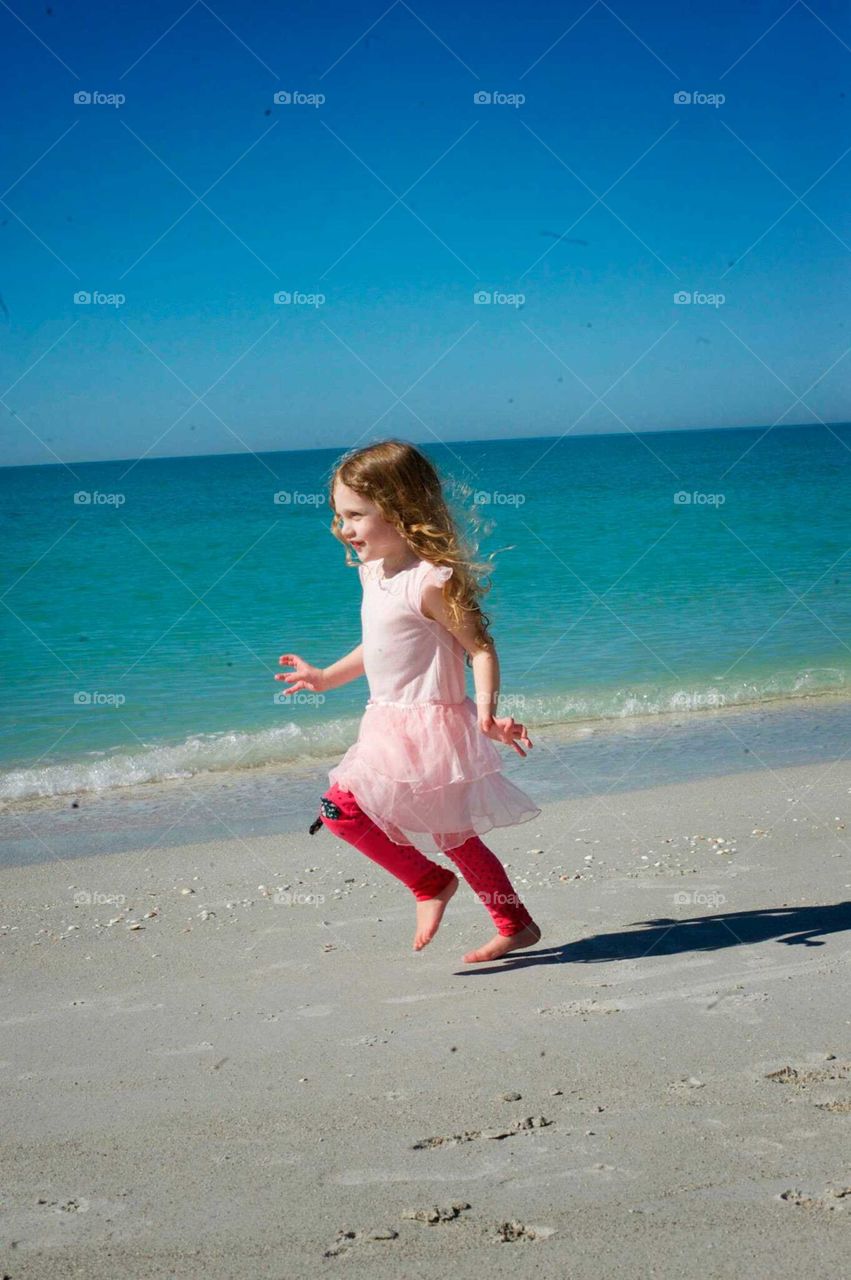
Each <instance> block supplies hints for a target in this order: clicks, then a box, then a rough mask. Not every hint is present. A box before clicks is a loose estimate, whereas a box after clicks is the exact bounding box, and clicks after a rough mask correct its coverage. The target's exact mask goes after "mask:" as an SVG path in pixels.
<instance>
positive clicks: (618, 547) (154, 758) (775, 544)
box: [0, 425, 851, 806]
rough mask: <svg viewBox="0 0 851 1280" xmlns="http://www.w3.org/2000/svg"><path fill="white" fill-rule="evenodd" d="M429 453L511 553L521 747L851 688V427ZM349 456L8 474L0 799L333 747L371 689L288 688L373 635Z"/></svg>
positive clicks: (506, 639)
mask: <svg viewBox="0 0 851 1280" xmlns="http://www.w3.org/2000/svg"><path fill="white" fill-rule="evenodd" d="M423 448H424V450H425V451H426V452H427V453H428V454H429V455H430V456H431V457H432V459H433V460H434V461H435V462H436V463H437V465H438V467H439V468H440V470H441V473H442V474H443V475H444V477H445V478H446V479H447V482H448V483H449V484H450V485H451V494H452V496H453V498H454V500H455V501H456V504H457V503H459V502H460V503H462V505H463V504H466V507H467V508H468V509H472V510H474V512H475V513H476V515H477V516H478V517H479V520H480V522H481V524H480V535H479V536H480V555H482V556H486V555H488V554H489V553H491V552H495V553H496V555H495V561H494V564H495V567H494V570H493V574H492V578H491V582H492V589H491V591H490V593H489V594H488V595H487V597H486V599H485V602H484V608H485V611H486V613H487V614H488V616H489V618H490V620H491V628H492V631H493V633H494V636H495V638H496V641H497V647H498V652H499V658H500V665H501V676H502V679H501V689H502V694H503V707H504V709H505V710H506V711H509V712H510V713H511V714H513V715H514V716H515V718H516V719H522V720H523V721H524V722H525V723H526V724H527V725H529V726H530V727H531V728H532V730H533V737H534V731H535V730H536V729H537V730H539V731H544V730H546V731H547V732H557V731H558V730H560V729H568V728H569V727H570V726H571V725H577V724H587V725H592V726H595V725H596V726H600V725H607V726H608V728H610V729H616V728H617V726H618V724H619V723H622V724H623V725H626V724H629V725H631V726H634V724H635V723H636V721H637V722H638V723H642V722H644V721H645V720H646V722H647V723H648V724H649V723H650V718H659V717H662V718H664V717H671V716H680V717H682V715H683V714H687V715H688V716H689V722H690V723H693V719H694V713H697V712H700V711H701V710H704V709H705V710H706V711H707V712H714V711H717V710H718V709H719V708H730V707H752V708H759V707H761V706H763V705H764V704H767V703H776V704H777V705H778V706H780V705H788V706H789V707H790V708H795V707H798V708H799V709H800V708H801V707H802V706H803V705H805V704H804V703H803V702H802V700H803V699H813V698H823V699H824V700H825V701H824V705H825V706H827V704H828V703H830V704H831V706H833V705H835V703H836V701H837V699H842V698H844V697H845V696H847V695H848V694H849V692H851V591H849V587H851V536H849V534H851V521H850V520H849V504H851V483H849V482H850V481H851V426H849V425H833V426H831V427H822V426H814V427H800V428H799V427H776V428H774V429H773V430H770V431H766V429H765V428H764V427H763V428H754V429H747V430H745V429H730V430H717V431H701V432H679V433H676V432H670V433H667V432H666V433H652V434H650V433H649V434H645V435H642V436H634V435H631V434H624V435H611V436H586V437H573V436H570V435H568V436H567V437H565V438H563V439H557V438H552V439H547V438H539V439H524V440H509V441H479V442H471V443H462V444H458V443H453V444H452V445H451V446H443V445H434V446H431V445H425V446H423ZM339 452H342V450H340V451H336V450H334V451H329V450H322V451H315V450H305V451H301V452H287V453H273V454H262V455H254V454H238V455H229V456H216V457H203V458H186V459H180V458H176V459H171V458H170V459H144V460H141V461H138V462H134V461H132V460H130V461H127V462H109V463H88V464H79V463H75V464H73V465H69V466H68V467H67V468H66V467H63V466H58V465H57V466H41V467H28V468H6V469H4V470H0V520H2V529H3V538H2V549H1V550H0V554H1V555H2V581H3V587H2V591H3V596H2V599H3V603H4V605H5V607H4V609H3V611H2V613H3V622H2V638H0V645H1V646H2V661H3V671H4V697H3V718H2V730H0V800H2V801H5V802H6V803H7V804H11V805H13V806H14V805H15V803H16V802H19V801H29V800H32V799H33V798H34V797H39V796H43V797H46V796H57V797H58V796H78V795H91V794H92V793H99V794H108V793H114V792H116V790H117V789H118V790H120V789H123V788H127V787H128V786H131V785H132V784H139V783H149V782H155V781H157V782H161V781H168V780H174V779H180V778H184V779H190V778H193V777H198V776H199V775H201V774H203V775H205V776H207V775H208V774H211V773H212V774H216V773H219V772H221V774H222V776H223V777H224V776H225V774H227V775H232V774H233V773H234V772H236V773H240V772H241V771H245V770H250V769H257V767H259V766H267V767H272V769H273V770H274V769H275V768H278V769H279V770H281V771H282V772H283V773H286V772H287V771H288V770H289V771H291V772H292V771H294V773H293V776H295V773H299V772H300V774H301V775H303V776H307V775H308V774H317V775H318V774H319V773H321V771H322V770H323V769H325V770H327V768H329V767H330V766H331V764H333V763H334V762H335V761H336V759H338V758H339V756H340V755H341V754H342V753H343V751H344V750H345V749H346V747H347V746H348V745H349V744H350V743H351V742H352V741H353V739H354V737H355V735H356V732H357V724H358V720H359V717H360V715H361V713H362V710H363V706H364V703H365V701H366V698H367V696H368V691H367V687H366V682H365V680H363V679H361V680H359V681H357V682H355V683H353V684H351V685H347V686H345V687H343V688H341V689H338V690H335V691H333V692H331V693H329V694H327V695H325V697H324V698H322V697H316V696H315V695H310V696H308V695H301V696H298V697H296V698H295V699H288V698H287V699H282V695H281V691H282V689H283V687H284V686H283V685H282V684H280V683H278V682H276V681H274V679H273V677H274V675H275V674H276V673H277V672H279V671H281V670H282V668H281V667H280V666H279V665H278V657H279V655H280V654H281V653H284V652H294V653H298V654H301V655H302V656H303V657H305V658H306V659H307V660H308V661H310V662H313V663H314V664H316V665H319V666H326V665H328V664H330V663H331V662H333V661H335V660H336V659H337V658H338V657H340V656H342V655H343V654H345V653H347V652H348V651H349V650H350V649H352V648H353V647H354V646H355V645H357V644H358V643H359V640H360V618H359V609H360V585H359V582H358V577H357V574H356V572H355V570H354V569H348V568H347V567H346V566H345V563H344V559H343V551H342V548H341V547H340V544H339V543H338V542H337V541H336V539H334V538H333V537H332V535H331V533H330V519H331V516H330V511H329V508H328V505H327V500H326V492H327V480H328V476H329V472H330V469H331V467H332V465H333V463H334V461H335V459H336V457H337V456H338V453H339ZM455 482H460V485H462V486H466V487H467V489H466V496H465V492H464V490H463V489H461V488H459V487H457V486H456V484H455ZM79 495H83V500H82V501H81V500H80V498H79ZM468 681H469V682H470V683H469V688H470V691H471V692H472V674H471V673H468ZM830 695H832V696H830ZM806 705H808V706H813V705H815V704H813V703H808V704H806ZM663 722H664V719H663V720H660V721H659V723H663ZM510 755H513V753H510V752H508V751H506V756H510ZM522 767H523V768H526V769H527V770H528V768H529V765H528V764H527V763H526V762H523V765H522ZM635 781H636V785H638V784H639V780H638V779H636V780H635ZM530 789H531V788H530ZM125 794H128V793H125Z"/></svg>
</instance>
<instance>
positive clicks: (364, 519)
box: [334, 480, 407, 560]
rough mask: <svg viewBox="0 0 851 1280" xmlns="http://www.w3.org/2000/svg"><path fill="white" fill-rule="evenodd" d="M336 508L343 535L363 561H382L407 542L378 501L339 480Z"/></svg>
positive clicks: (335, 496)
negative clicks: (380, 509)
mask: <svg viewBox="0 0 851 1280" xmlns="http://www.w3.org/2000/svg"><path fill="white" fill-rule="evenodd" d="M334 510H335V511H336V513H337V516H338V517H339V519H338V525H337V528H338V532H339V534H340V536H341V537H342V538H344V539H345V540H346V542H349V543H351V545H352V547H353V548H354V550H355V551H356V552H357V553H358V555H359V556H360V558H361V560H380V559H382V558H384V557H385V556H392V555H395V554H397V553H398V552H399V551H400V550H401V548H403V547H405V546H406V545H407V544H406V543H405V540H404V538H402V536H401V535H400V534H398V533H397V532H396V530H395V529H394V528H393V526H392V525H391V524H388V523H387V521H386V520H385V519H384V517H383V516H382V515H381V513H380V512H379V510H378V508H377V507H376V506H375V504H374V503H372V502H370V501H369V499H368V498H364V497H362V496H361V495H360V494H359V493H355V491H354V489H350V488H349V487H348V486H347V485H345V484H342V483H341V482H340V481H339V480H338V481H337V483H336V484H335V486H334Z"/></svg>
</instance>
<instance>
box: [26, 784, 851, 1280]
mask: <svg viewBox="0 0 851 1280" xmlns="http://www.w3.org/2000/svg"><path fill="white" fill-rule="evenodd" d="M850 787H851V769H849V767H848V766H847V765H845V764H844V763H843V764H842V765H837V762H833V763H832V764H822V765H817V766H813V765H801V766H796V767H794V768H791V767H781V768H780V769H778V770H777V771H776V772H774V771H768V770H760V771H757V772H754V773H751V774H749V775H744V776H743V775H741V774H733V775H729V776H726V777H723V778H704V779H701V780H692V781H686V782H676V783H669V784H666V785H662V786H655V787H650V788H646V789H642V790H633V791H631V792H621V793H618V794H610V795H607V796H606V797H604V798H603V799H602V800H601V798H600V797H599V796H598V797H593V796H574V797H572V798H570V799H566V800H562V801H559V802H553V803H552V804H547V805H545V806H544V807H543V812H542V814H541V815H540V817H538V818H536V819H534V820H533V821H531V822H529V823H526V824H523V825H521V826H518V827H514V828H510V829H506V830H503V831H501V832H498V833H493V834H494V836H495V838H494V839H493V840H492V841H491V843H492V845H493V847H494V849H495V851H496V852H497V854H498V856H499V857H500V858H501V859H502V860H503V861H504V862H505V864H506V866H507V869H508V871H509V875H510V876H511V879H512V882H513V884H514V885H515V887H516V888H517V890H518V891H519V892H520V894H521V896H522V897H523V899H524V901H525V902H526V903H527V905H528V906H529V908H530V910H531V911H532V912H533V915H534V917H535V919H536V920H537V921H538V922H539V924H540V925H541V928H542V930H543V938H542V941H541V943H539V944H538V945H537V946H536V947H534V948H530V949H529V950H528V951H524V952H516V953H513V954H511V955H509V956H508V957H506V959H505V960H503V961H501V962H498V963H496V964H489V965H482V966H476V965H466V966H465V965H463V964H461V963H460V957H461V955H462V954H463V953H464V952H465V951H466V950H467V949H469V947H470V946H473V945H477V944H480V943H481V942H482V941H484V940H485V939H486V938H487V937H489V936H490V935H491V933H492V931H493V930H492V925H491V924H490V921H489V919H488V917H487V914H486V912H485V910H484V908H483V907H482V904H481V903H480V902H478V901H477V900H476V898H475V896H474V895H473V893H472V891H471V890H470V889H469V887H468V886H466V885H465V884H464V883H463V882H462V884H461V886H460V889H459V892H458V893H457V894H456V895H455V897H454V898H453V900H452V903H451V904H450V906H449V908H448V909H447V912H446V915H445V917H444V921H443V923H442V926H441V929H440V930H439V932H438V934H437V936H436V937H435V938H434V940H433V941H432V942H431V943H430V944H429V946H428V947H426V948H425V949H424V951H422V952H419V953H415V952H413V951H412V950H411V940H412V937H413V927H414V907H413V902H412V901H411V899H410V895H409V894H407V893H406V891H405V890H404V889H403V887H402V886H401V885H399V884H398V882H397V881H395V880H393V879H392V877H390V876H388V875H387V874H386V873H385V872H384V871H383V870H382V869H381V868H380V867H377V866H376V865H375V864H373V863H372V862H370V860H368V859H365V858H363V857H362V856H361V855H359V854H358V853H357V851H356V850H354V849H352V848H351V846H349V845H347V844H345V843H344V842H342V841H339V840H335V839H334V838H333V837H332V836H331V835H330V833H327V832H326V833H323V835H322V836H317V837H314V838H311V837H309V836H307V835H306V834H305V835H303V836H302V835H287V834H273V835H264V836H259V837H257V838H255V839H252V840H250V841H245V840H241V839H233V838H229V839H219V840H215V841H212V842H209V843H196V844H194V845H184V846H180V847H168V848H166V847H163V848H156V849H141V850H137V851H136V852H135V855H131V856H127V855H126V854H117V853H114V854H112V855H111V856H106V857H103V856H101V857H90V858H88V859H80V860H79V861H77V862H75V863H74V864H73V865H67V864H61V863H55V862H53V863H46V864H43V865H32V866H28V867H15V868H2V869H0V897H1V898H2V900H3V913H2V922H1V923H2V928H1V929H0V937H2V947H3V953H4V958H5V960H6V963H7V965H8V967H9V968H10V970H11V971H13V972H14V973H15V975H16V981H15V984H14V985H13V986H12V987H10V989H9V992H8V993H7V996H6V998H5V1000H4V1003H3V1009H2V1014H0V1022H2V1024H3V1027H4V1030H5V1031H6V1048H5V1050H4V1060H3V1062H2V1063H0V1087H2V1088H3V1090H4V1113H5V1114H6V1115H7V1126H6V1128H7V1136H6V1139H5V1143H4V1163H5V1167H6V1168H7V1170H8V1183H9V1188H10V1191H9V1195H8V1196H7V1197H6V1201H7V1202H6V1204H5V1205H4V1228H5V1230H4V1237H5V1239H6V1241H14V1247H11V1246H8V1245H4V1248H3V1255H4V1265H5V1267H6V1269H7V1270H8V1272H9V1274H10V1275H15V1276H16V1277H19V1278H20V1280H30V1278H32V1280H35V1278H36V1277H38V1280H59V1277H60V1276H66V1275H68V1274H70V1273H71V1272H72V1271H73V1272H74V1273H75V1274H77V1273H79V1274H85V1275H86V1276H87V1277H89V1280H112V1277H113V1276H114V1275H115V1272H116V1265H117V1260H118V1259H120V1264H118V1265H119V1267H120V1270H121V1272H122V1274H123V1275H126V1276H128V1277H129V1278H130V1280H136V1278H138V1280H152V1277H160V1276H162V1277H163V1278H165V1277H166V1276H168V1275H173V1274H180V1275H181V1276H182V1277H187V1280H196V1278H197V1280H202V1278H203V1277H205V1276H209V1275H217V1276H219V1275H221V1276H225V1275H227V1276H231V1275H232V1276H234V1277H236V1276H242V1275H245V1274H246V1269H247V1270H248V1271H250V1272H251V1274H252V1275H256V1276H258V1277H264V1278H265V1277H269V1280H274V1277H277V1276H279V1275H280V1274H282V1268H283V1269H284V1270H285V1271H287V1272H288V1273H289V1274H298V1275H300V1276H305V1277H310V1276H313V1275H317V1276H318V1275H320V1274H327V1273H328V1269H329V1268H336V1267H337V1266H339V1265H344V1266H346V1268H347V1269H353V1270H354V1272H355V1273H356V1274H358V1275H364V1276H365V1275H366V1274H367V1272H369V1274H371V1275H379V1276H382V1277H384V1276H386V1277H388V1280H390V1277H396V1276H399V1275H402V1274H414V1273H415V1274H417V1275H418V1276H423V1277H425V1278H426V1280H432V1277H433V1278H434V1280H438V1277H442V1276H445V1274H446V1271H447V1267H448V1266H451V1268H452V1270H453V1273H454V1274H456V1275H458V1276H459V1277H460V1280H467V1278H468V1277H470V1280H472V1277H474V1276H479V1275H481V1268H482V1265H483V1263H484V1264H485V1265H487V1263H488V1262H489V1261H493V1262H494V1263H496V1261H497V1260H498V1259H500V1258H501V1252H502V1251H504V1250H506V1249H508V1250H509V1251H512V1250H513V1251H514V1252H511V1256H510V1257H509V1258H508V1259H507V1262H508V1264H509V1265H510V1266H511V1269H512V1270H513V1271H516V1272H517V1273H518V1274H519V1275H520V1276H522V1277H525V1276H526V1275H527V1274H528V1275H529V1276H530V1277H531V1276H533V1275H538V1274H540V1269H541V1268H542V1267H543V1268H544V1270H545V1272H546V1273H547V1274H549V1269H552V1268H555V1271H553V1274H555V1273H556V1271H558V1272H559V1273H561V1272H563V1269H564V1257H565V1253H564V1251H565V1249H568V1248H569V1249H570V1257H571V1261H570V1274H571V1276H573V1277H575V1280H595V1278H596V1277H599V1276H600V1275H601V1274H604V1275H605V1276H606V1277H607V1280H609V1278H610V1280H627V1278H628V1277H632V1276H634V1275H635V1274H636V1273H637V1272H638V1273H640V1274H650V1273H651V1272H653V1273H654V1274H658V1275H659V1276H660V1277H666V1278H667V1277H670V1280H674V1277H676V1280H699V1277H700V1276H701V1275H703V1274H706V1265H707V1263H706V1259H707V1257H711V1259H712V1263H711V1266H710V1271H711V1273H712V1275H713V1276H719V1277H720V1276H722V1275H723V1276H727V1275H729V1276H733V1275H739V1274H741V1267H742V1258H743V1257H746V1258H747V1260H748V1263H747V1268H748V1269H749V1270H750V1271H754V1272H755V1273H759V1274H762V1273H765V1274H768V1273H769V1271H770V1272H771V1274H772V1275H775V1276H777V1277H778V1280H793V1277H797V1276H800V1274H801V1273H802V1271H806V1268H807V1266H808V1265H809V1264H810V1263H811V1261H812V1258H814V1257H818V1258H819V1259H820V1264H821V1268H822V1270H824V1271H825V1272H826V1273H829V1272H835V1273H836V1274H839V1273H841V1270H842V1262H843V1259H844V1257H845V1255H846V1250H847V1228H848V1226H849V1222H851V1193H849V1187H848V1184H849V1177H848V1167H847V1158H846V1147H847V1125H848V1114H849V1113H851V1042H849V1027H848V1022H847V1015H846V1014H845V1012H844V1007H845V1005H844V1001H843V993H844V992H845V990H846V989H847V984H848V978H849V974H851V949H849V945H848V929H849V928H851V903H849V901H848V899H849V896H851V895H849V888H851V885H849V881H851V842H849V838H848V835H849V829H851V800H849V788H850ZM314 840H315V841H316V843H314ZM507 1026H509V1027H510V1028H511V1040H510V1045H508V1044H507V1043H506V1027H507ZM93 1117H96V1123H93ZM459 1204H463V1205H464V1206H466V1207H464V1208H460V1209H453V1208H452V1206H453V1205H459ZM435 1205H437V1206H438V1207H439V1209H440V1210H441V1212H442V1211H443V1210H444V1209H445V1213H446V1219H445V1220H444V1221H439V1222H437V1223H436V1224H429V1222H428V1219H427V1216H426V1217H422V1216H421V1217H419V1218H417V1217H416V1215H417V1214H420V1215H422V1214H425V1215H427V1214H428V1212H430V1211H431V1208H432V1207H433V1206H435ZM281 1206H285V1209H284V1211H283V1212H284V1214H285V1222H284V1225H285V1230H284V1229H282V1218H281V1213H282V1209H281ZM411 1215H415V1216H413V1217H412V1216H411ZM512 1223H513V1224H517V1226H516V1227H512V1228H510V1230H509V1234H506V1230H505V1229H506V1224H512ZM518 1230H519V1231H520V1235H519V1236H518V1235H516V1234H511V1232H516V1231H518ZM493 1251H496V1252H493ZM335 1259H336V1261H335Z"/></svg>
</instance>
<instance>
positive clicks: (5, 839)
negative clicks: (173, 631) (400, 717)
mask: <svg viewBox="0 0 851 1280" xmlns="http://www.w3.org/2000/svg"><path fill="white" fill-rule="evenodd" d="M532 741H533V743H534V746H533V748H532V751H531V752H530V753H529V755H528V756H527V758H526V759H525V760H523V759H521V758H520V757H519V756H517V755H516V754H515V753H513V752H511V751H510V750H509V749H508V748H505V749H504V750H503V752H502V755H503V771H504V772H505V774H506V776H508V777H510V778H511V779H512V781H514V782H515V783H516V784H517V785H518V786H520V787H521V788H522V789H524V790H526V791H527V792H528V793H529V794H530V795H531V796H532V798H533V799H534V800H535V802H536V803H537V804H539V805H540V804H543V803H548V802H551V801H554V800H560V799H564V798H567V797H569V796H571V795H573V794H583V793H584V794H604V793H606V792H608V791H612V790H622V789H624V781H625V783H626V785H627V786H628V787H629V788H633V787H635V786H637V785H638V786H640V787H642V788H645V789H646V788H647V787H651V786H654V785H657V784H664V783H666V782H671V781H685V780H688V779H699V778H701V777H707V776H723V775H725V774H731V773H736V772H742V771H745V770H747V771H748V772H753V771H758V770H760V769H764V768H772V767H775V765H777V764H782V763H787V764H806V763H810V762H812V763H815V762H818V761H824V760H829V759H838V758H840V757H841V756H842V755H843V754H844V753H845V752H846V750H847V743H848V741H851V699H847V698H841V697H837V696H835V695H819V696H817V697H809V696H808V697H807V698H798V699H792V700H788V699H783V700H777V701H775V702H773V703H769V704H758V705H757V706H754V707H742V706H736V707H733V708H717V709H714V708H713V709H707V710H703V711H690V712H683V713H679V714H675V713H670V714H669V715H666V716H665V717H661V716H652V717H649V716H640V717H634V718H632V719H631V720H629V721H627V720H625V719H624V720H619V721H606V722H600V721H589V722H585V723H583V724H575V723H570V724H558V725H549V726H541V727H540V728H538V729H534V730H532ZM340 754H341V753H334V754H333V755H330V754H329V756H328V757H327V758H326V760H324V761H323V762H322V763H320V762H319V761H317V760H312V761H307V762H300V763H297V764H296V763H291V764H286V765H281V764H276V763H275V764H264V765H255V766H252V767H244V768H242V769H236V770H233V769H230V770H228V769H224V770H219V771H204V772H201V773H199V774H196V775H194V776H193V777H191V778H175V779H168V780H165V781H153V782H144V783H136V784H133V785H132V786H127V787H122V788H118V789H112V790H110V791H107V792H76V793H71V794H69V795H61V796H47V797H38V798H32V799H28V800H22V801H13V802H5V804H4V805H3V806H2V808H0V816H1V817H2V818H5V822H2V823H0V865H15V864H16V863H17V864H22V865H23V864H26V863H28V862H36V861H38V862H45V861H49V860H50V857H51V855H52V856H54V857H55V858H57V859H58V858H68V859H76V858H77V857H80V856H86V855H87V854H89V853H101V854H103V853H108V852H110V851H118V850H120V849H128V850H129V849H132V848H136V847H141V846H143V845H150V846H151V847H157V846H159V845H162V844H165V843H167V842H169V841H170V842H171V843H175V844H191V843H194V842H197V840H199V839H207V840H209V839H213V838H215V837H216V836H219V835H231V836H233V837H237V838H248V839H250V838H254V837H256V836H258V835H273V834H276V833H279V834H287V833H293V834H294V833H298V832H302V831H304V832H305V833H306V830H307V827H308V826H309V824H310V822H312V820H313V818H314V817H315V815H316V812H317V809H318V801H319V797H320V795H321V794H322V793H323V792H324V791H325V790H326V789H327V785H328V780H327V773H328V769H330V768H331V767H332V765H333V764H335V763H336V762H337V761H338V760H339V758H340Z"/></svg>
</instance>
